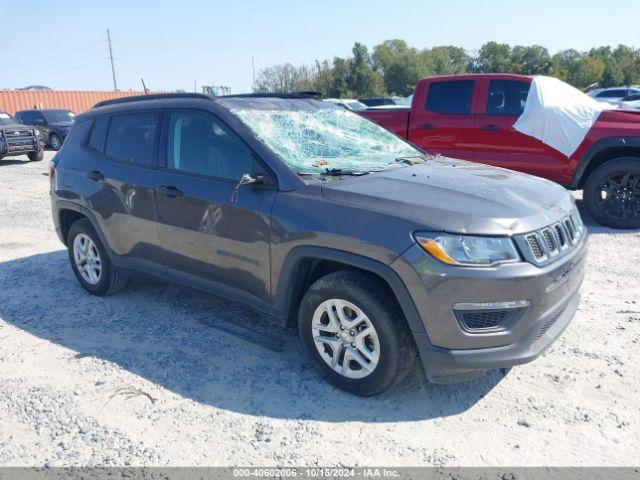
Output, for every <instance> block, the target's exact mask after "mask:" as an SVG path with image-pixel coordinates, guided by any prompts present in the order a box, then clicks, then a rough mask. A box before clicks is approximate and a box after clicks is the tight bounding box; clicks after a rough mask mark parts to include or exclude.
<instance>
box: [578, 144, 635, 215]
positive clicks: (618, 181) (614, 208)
mask: <svg viewBox="0 0 640 480" xmlns="http://www.w3.org/2000/svg"><path fill="white" fill-rule="evenodd" d="M583 200H584V203H585V205H586V207H587V210H588V211H589V213H590V214H591V216H592V217H593V218H594V219H595V220H596V221H597V222H598V223H601V224H602V225H606V226H607V227H612V228H639V227H640V158H637V157H619V158H615V159H613V160H609V161H608V162H606V163H604V164H603V165H601V166H599V167H598V168H596V169H595V170H594V171H593V172H591V174H590V175H589V177H588V178H587V181H586V182H585V185H584V192H583Z"/></svg>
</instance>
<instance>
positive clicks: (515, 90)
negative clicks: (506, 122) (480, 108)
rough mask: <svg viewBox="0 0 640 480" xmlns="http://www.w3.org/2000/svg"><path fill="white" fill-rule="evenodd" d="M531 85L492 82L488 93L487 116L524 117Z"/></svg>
mask: <svg viewBox="0 0 640 480" xmlns="http://www.w3.org/2000/svg"><path fill="white" fill-rule="evenodd" d="M530 88H531V84H529V83H527V82H517V81H514V80H491V81H490V82H489V91H488V92H487V108H486V114H487V115H513V116H518V115H522V112H523V111H524V105H525V103H527V95H529V89H530Z"/></svg>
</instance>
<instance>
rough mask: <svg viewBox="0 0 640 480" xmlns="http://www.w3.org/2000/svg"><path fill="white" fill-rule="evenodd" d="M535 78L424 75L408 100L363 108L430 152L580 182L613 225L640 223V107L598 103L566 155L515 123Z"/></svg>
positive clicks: (590, 205) (595, 211) (593, 208)
mask: <svg viewBox="0 0 640 480" xmlns="http://www.w3.org/2000/svg"><path fill="white" fill-rule="evenodd" d="M533 79H534V77H530V76H523V75H504V74H469V75H454V76H443V77H432V78H425V79H423V80H421V81H420V82H419V83H418V85H417V87H416V90H415V93H414V95H413V101H412V104H411V107H410V108H406V109H402V108H397V109H380V110H377V109H370V110H366V111H363V112H360V114H361V115H363V116H365V117H367V118H368V119H370V120H372V121H374V122H376V123H378V124H379V125H381V126H383V127H384V128H386V129H388V130H390V131H392V132H394V133H396V134H397V135H400V136H401V137H403V138H406V139H408V140H409V141H410V142H412V143H413V144H415V145H417V146H419V147H421V148H422V149H423V150H425V151H427V152H428V153H432V154H442V155H444V156H448V157H454V158H460V159H465V160H471V161H475V162H480V163H486V164H490V165H496V166H499V167H504V168H509V169H512V170H518V171H521V172H525V173H530V174H532V175H537V176H540V177H544V178H547V179H550V180H553V181H555V182H558V183H560V184H562V185H564V186H565V187H567V188H569V189H573V190H577V189H581V188H582V189H584V191H583V199H584V203H585V205H586V207H587V209H588V211H589V213H590V214H591V215H592V216H593V217H594V218H595V219H596V220H597V221H599V222H600V223H602V224H604V225H607V226H610V227H615V228H638V227H640V111H637V112H633V111H622V110H605V111H602V112H601V113H599V115H598V116H597V118H596V119H595V122H594V123H593V125H592V126H591V128H590V129H589V131H588V132H587V134H586V136H585V137H584V140H582V143H580V144H579V146H578V147H577V149H576V150H575V151H574V152H573V153H572V154H571V155H570V156H567V155H565V154H563V153H561V152H560V151H558V150H556V149H554V148H552V147H550V146H549V145H547V144H545V143H543V142H542V141H541V140H538V139H537V138H534V137H533V136H529V135H525V134H523V133H521V132H519V131H517V130H515V129H514V128H513V125H514V123H515V122H516V120H518V118H519V116H520V115H521V114H522V112H523V111H524V106H525V103H526V99H527V95H528V93H529V90H530V88H531V82H532V81H533Z"/></svg>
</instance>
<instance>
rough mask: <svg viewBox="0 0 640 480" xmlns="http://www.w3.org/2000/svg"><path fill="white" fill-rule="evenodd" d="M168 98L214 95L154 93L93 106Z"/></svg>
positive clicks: (116, 99) (200, 97) (115, 99)
mask: <svg viewBox="0 0 640 480" xmlns="http://www.w3.org/2000/svg"><path fill="white" fill-rule="evenodd" d="M168 98H199V99H201V100H212V99H213V97H211V96H210V95H205V94H204V93H153V94H148V95H131V96H130V97H120V98H112V99H111V100H103V101H101V102H98V103H96V104H95V105H94V106H93V108H98V107H105V106H107V105H117V104H119V103H129V102H141V101H145V100H166V99H168Z"/></svg>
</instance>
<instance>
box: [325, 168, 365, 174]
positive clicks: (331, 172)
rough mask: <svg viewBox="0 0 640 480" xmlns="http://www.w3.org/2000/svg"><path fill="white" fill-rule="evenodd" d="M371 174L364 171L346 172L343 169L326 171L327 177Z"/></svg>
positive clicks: (328, 169)
mask: <svg viewBox="0 0 640 480" xmlns="http://www.w3.org/2000/svg"><path fill="white" fill-rule="evenodd" d="M368 173H369V172H366V171H364V170H345V169H343V168H327V169H326V171H325V174H326V175H336V176H339V175H356V176H357V175H366V174H368Z"/></svg>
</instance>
